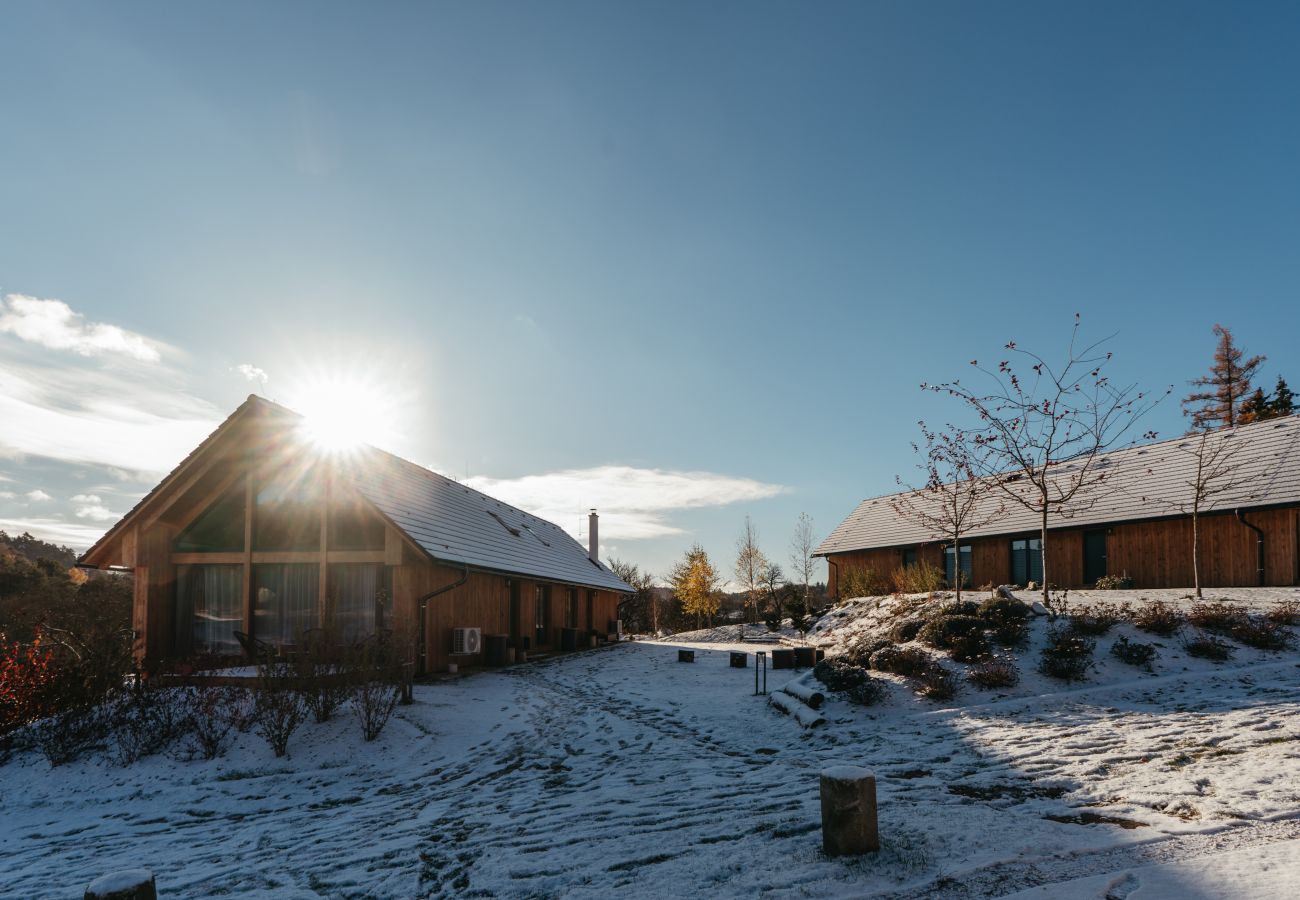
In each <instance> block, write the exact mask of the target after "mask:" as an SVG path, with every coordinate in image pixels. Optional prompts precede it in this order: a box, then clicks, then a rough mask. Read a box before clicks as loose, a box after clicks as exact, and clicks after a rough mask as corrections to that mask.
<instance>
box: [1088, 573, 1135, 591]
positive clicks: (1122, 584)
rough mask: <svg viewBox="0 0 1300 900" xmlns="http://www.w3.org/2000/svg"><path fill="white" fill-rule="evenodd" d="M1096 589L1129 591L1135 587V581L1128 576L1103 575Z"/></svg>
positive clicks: (1098, 580)
mask: <svg viewBox="0 0 1300 900" xmlns="http://www.w3.org/2000/svg"><path fill="white" fill-rule="evenodd" d="M1094 587H1096V589H1097V590H1099V591H1127V590H1129V589H1130V588H1131V587H1133V579H1132V578H1129V577H1128V576H1127V575H1103V576H1101V577H1100V578H1098V579H1097V583H1096V585H1094Z"/></svg>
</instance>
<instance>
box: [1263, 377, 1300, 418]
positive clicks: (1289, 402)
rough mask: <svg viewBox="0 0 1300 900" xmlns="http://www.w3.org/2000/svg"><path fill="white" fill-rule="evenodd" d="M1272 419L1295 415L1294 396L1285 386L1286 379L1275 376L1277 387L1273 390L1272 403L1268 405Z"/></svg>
mask: <svg viewBox="0 0 1300 900" xmlns="http://www.w3.org/2000/svg"><path fill="white" fill-rule="evenodd" d="M1269 412H1270V414H1271V416H1272V417H1274V418H1276V417H1278V416H1289V415H1292V414H1294V413H1295V395H1294V394H1292V393H1291V388H1289V387H1288V386H1287V383H1286V379H1285V378H1283V377H1282V376H1281V375H1279V376H1277V387H1275V388H1274V389H1273V401H1272V402H1271V403H1270V404H1269Z"/></svg>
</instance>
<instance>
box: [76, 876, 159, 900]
mask: <svg viewBox="0 0 1300 900" xmlns="http://www.w3.org/2000/svg"><path fill="white" fill-rule="evenodd" d="M84 900H158V889H157V887H156V886H155V884H154V877H153V872H150V871H149V870H148V869H122V870H121V871H118V872H109V873H108V874H107V875H101V876H99V877H98V878H96V879H95V880H94V881H92V882H91V883H90V884H89V885H88V886H87V887H86V893H85V896H84Z"/></svg>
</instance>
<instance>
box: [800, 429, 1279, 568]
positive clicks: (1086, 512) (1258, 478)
mask: <svg viewBox="0 0 1300 900" xmlns="http://www.w3.org/2000/svg"><path fill="white" fill-rule="evenodd" d="M1207 439H1208V440H1210V441H1232V442H1233V443H1234V444H1235V445H1237V446H1238V447H1239V449H1237V450H1235V451H1232V452H1233V456H1232V464H1233V466H1234V467H1235V468H1236V471H1235V472H1234V474H1233V475H1231V476H1230V477H1229V478H1227V479H1225V480H1227V481H1232V482H1236V483H1238V486H1237V487H1236V488H1234V489H1232V490H1230V491H1227V492H1225V493H1222V494H1219V495H1218V496H1215V497H1213V498H1211V499H1210V500H1209V501H1208V502H1207V503H1206V504H1205V505H1204V507H1203V509H1202V511H1203V512H1213V511H1216V510H1217V511H1223V510H1232V509H1239V508H1241V509H1244V508H1248V507H1255V506H1273V505H1277V504H1288V503H1300V416H1287V417H1285V418H1280V419H1268V420H1265V421H1263V422H1255V423H1253V424H1250V425H1242V426H1239V427H1237V428H1233V429H1224V430H1220V431H1213V432H1210V433H1209V435H1208V438H1207ZM1199 440H1200V435H1199V434H1197V435H1186V436H1183V437H1178V438H1172V439H1169V440H1165V441H1159V442H1157V443H1152V444H1143V445H1139V446H1135V447H1128V448H1125V449H1123V450H1115V451H1112V452H1110V453H1107V454H1105V455H1104V456H1102V457H1098V459H1097V461H1096V462H1095V463H1094V465H1095V466H1097V467H1099V468H1100V469H1102V471H1105V472H1106V478H1105V480H1104V481H1103V482H1101V484H1100V485H1099V486H1098V487H1097V488H1096V489H1095V490H1094V491H1093V492H1092V494H1090V495H1089V496H1087V497H1081V498H1080V502H1078V503H1077V504H1076V505H1075V508H1074V509H1073V510H1071V511H1067V513H1068V514H1067V515H1066V516H1064V517H1057V516H1054V517H1053V521H1052V522H1051V527H1053V528H1077V527H1079V526H1084V525H1100V524H1103V523H1108V522H1124V521H1133V520H1137V519H1154V518H1160V517H1162V516H1170V515H1176V514H1178V513H1179V512H1180V511H1181V509H1180V508H1181V507H1182V506H1184V505H1186V504H1187V503H1188V502H1189V500H1190V490H1191V488H1190V487H1189V482H1191V481H1193V479H1194V476H1195V471H1196V456H1195V453H1194V451H1195V448H1196V444H1197V442H1198V441H1199ZM1070 468H1071V466H1070V465H1069V464H1067V465H1063V466H1062V467H1061V469H1060V477H1065V476H1066V475H1067V474H1068V472H1069V471H1070ZM899 496H901V494H887V495H884V496H880V497H870V498H868V499H866V500H863V501H862V502H861V503H859V504H858V507H857V509H855V510H853V512H852V513H851V514H850V515H849V516H848V518H846V519H845V520H844V521H843V522H841V523H840V524H839V526H838V527H837V528H836V529H835V530H834V531H832V532H831V534H830V536H829V537H827V538H826V539H825V540H824V541H822V542H821V544H820V545H819V546H818V547H817V550H816V551H815V555H817V556H826V555H827V554H830V553H844V552H847V551H851V550H871V549H876V548H881V547H899V546H908V545H911V544H922V543H928V542H930V541H933V540H935V539H936V537H937V536H936V535H935V534H933V533H932V532H931V531H929V530H928V529H926V528H925V527H924V526H922V525H920V524H918V523H916V522H914V521H911V520H910V519H908V518H906V517H903V516H900V515H898V513H897V512H895V511H894V508H893V506H892V505H891V504H890V500H891V499H892V498H895V497H899ZM987 502H988V503H989V504H996V503H997V502H999V498H998V497H997V493H996V492H995V493H994V495H993V496H992V498H991V499H989V500H987ZM976 518H983V517H982V516H977V517H976ZM1037 519H1038V517H1037V513H1035V512H1034V511H1032V510H1029V509H1026V508H1024V507H1023V506H1020V505H1019V504H1016V503H1008V504H1007V515H1006V517H1005V518H1002V519H999V520H998V521H996V522H993V523H991V524H989V525H986V526H984V527H982V528H978V529H972V531H971V532H970V535H969V536H970V537H973V538H974V537H987V536H989V535H995V534H1014V533H1017V532H1026V531H1034V530H1037V528H1038V520H1037Z"/></svg>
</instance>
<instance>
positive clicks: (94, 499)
mask: <svg viewBox="0 0 1300 900" xmlns="http://www.w3.org/2000/svg"><path fill="white" fill-rule="evenodd" d="M69 499H71V500H72V502H73V503H103V502H104V501H103V500H101V499H100V497H99V495H98V494H74V495H73V496H72V497H71V498H69Z"/></svg>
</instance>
